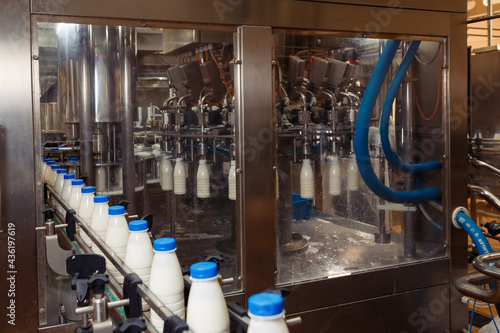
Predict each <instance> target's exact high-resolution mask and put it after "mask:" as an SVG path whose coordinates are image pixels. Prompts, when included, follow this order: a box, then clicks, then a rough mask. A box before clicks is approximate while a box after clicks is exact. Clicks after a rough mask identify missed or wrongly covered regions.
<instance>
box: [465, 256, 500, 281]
mask: <svg viewBox="0 0 500 333" xmlns="http://www.w3.org/2000/svg"><path fill="white" fill-rule="evenodd" d="M499 260H500V252H495V253H487V254H481V255H479V256H477V257H475V258H474V260H472V266H473V267H474V268H475V269H476V270H477V271H478V272H480V273H483V274H484V275H488V276H490V277H492V278H494V279H497V280H500V268H498V267H495V266H490V265H488V264H490V263H494V262H498V261H499Z"/></svg>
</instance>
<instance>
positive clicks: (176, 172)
mask: <svg viewBox="0 0 500 333" xmlns="http://www.w3.org/2000/svg"><path fill="white" fill-rule="evenodd" d="M227 177H228V198H229V199H230V200H236V161H234V160H232V161H231V162H230V167H229V173H228V176H227ZM186 178H187V172H186V165H185V164H184V161H183V159H182V158H181V157H179V158H176V159H175V166H174V167H172V161H171V159H170V156H169V155H168V154H166V155H163V157H162V160H161V163H160V185H161V189H162V190H163V191H172V190H173V191H174V194H177V195H183V194H186V191H187V189H186ZM196 195H197V196H198V198H209V197H210V172H209V170H208V165H207V160H206V159H200V161H199V165H198V170H197V172H196Z"/></svg>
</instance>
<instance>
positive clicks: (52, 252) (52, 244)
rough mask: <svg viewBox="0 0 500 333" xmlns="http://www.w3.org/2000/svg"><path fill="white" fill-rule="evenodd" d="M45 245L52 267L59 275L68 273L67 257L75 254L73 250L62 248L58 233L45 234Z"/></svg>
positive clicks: (48, 260)
mask: <svg viewBox="0 0 500 333" xmlns="http://www.w3.org/2000/svg"><path fill="white" fill-rule="evenodd" d="M45 247H46V249H47V263H48V264H49V266H50V269H52V270H53V271H54V272H56V273H57V274H59V275H62V276H65V275H68V273H66V259H67V258H68V257H69V256H70V255H72V254H73V251H71V250H63V249H61V247H60V245H59V240H58V236H57V235H52V236H45Z"/></svg>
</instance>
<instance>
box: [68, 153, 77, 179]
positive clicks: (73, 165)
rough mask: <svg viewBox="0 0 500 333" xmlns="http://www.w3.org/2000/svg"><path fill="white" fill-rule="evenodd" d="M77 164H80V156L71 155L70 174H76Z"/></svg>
mask: <svg viewBox="0 0 500 333" xmlns="http://www.w3.org/2000/svg"><path fill="white" fill-rule="evenodd" d="M77 166H78V157H71V158H70V159H69V168H68V174H73V175H76V168H77Z"/></svg>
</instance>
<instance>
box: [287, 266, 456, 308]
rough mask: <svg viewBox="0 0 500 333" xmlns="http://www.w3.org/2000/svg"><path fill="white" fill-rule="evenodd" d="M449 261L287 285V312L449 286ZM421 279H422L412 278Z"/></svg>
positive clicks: (396, 267)
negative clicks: (447, 284)
mask: <svg viewBox="0 0 500 333" xmlns="http://www.w3.org/2000/svg"><path fill="white" fill-rule="evenodd" d="M448 267H449V260H448V259H440V260H435V261H430V262H422V263H418V264H411V265H407V266H395V267H391V268H387V269H382V270H377V271H371V272H367V273H359V274H352V275H347V276H342V277H336V278H332V279H324V280H320V281H314V282H309V283H302V284H294V285H283V287H286V288H289V289H290V296H288V297H287V298H286V300H285V308H286V309H287V312H292V313H294V312H302V311H310V310H313V309H317V308H322V307H329V306H334V305H340V304H346V303H351V302H357V301H361V300H363V299H369V298H376V297H384V296H388V295H393V294H395V293H400V292H406V291H409V290H415V289H421V288H427V287H430V286H436V285H440V284H446V283H449V268H448ZM415 276H418V277H419V278H412V277H415Z"/></svg>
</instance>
